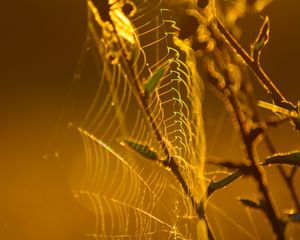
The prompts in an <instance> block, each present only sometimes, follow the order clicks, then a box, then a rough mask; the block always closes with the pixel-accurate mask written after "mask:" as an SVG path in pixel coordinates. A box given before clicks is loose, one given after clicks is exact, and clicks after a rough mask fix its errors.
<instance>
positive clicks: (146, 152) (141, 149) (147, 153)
mask: <svg viewBox="0 0 300 240" xmlns="http://www.w3.org/2000/svg"><path fill="white" fill-rule="evenodd" d="M121 145H126V146H128V147H130V148H131V149H133V150H134V151H135V152H137V153H138V154H140V155H141V156H143V157H145V158H148V159H150V160H158V156H157V154H156V153H155V152H154V151H152V150H151V149H150V148H149V147H148V146H145V145H142V144H139V143H135V142H131V141H126V140H125V141H123V142H121Z"/></svg>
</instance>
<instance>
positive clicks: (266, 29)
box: [251, 17, 270, 61]
mask: <svg viewBox="0 0 300 240" xmlns="http://www.w3.org/2000/svg"><path fill="white" fill-rule="evenodd" d="M269 34H270V21H269V17H265V20H264V23H263V24H262V26H261V28H260V30H259V33H258V35H257V37H256V39H255V41H254V43H253V44H251V57H252V58H253V59H254V60H255V61H258V60H259V57H260V53H261V51H262V49H263V47H264V46H266V44H267V43H268V41H269V38H270V35H269Z"/></svg>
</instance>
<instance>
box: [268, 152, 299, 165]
mask: <svg viewBox="0 0 300 240" xmlns="http://www.w3.org/2000/svg"><path fill="white" fill-rule="evenodd" d="M269 164H290V165H294V166H300V152H299V151H297V152H289V153H280V154H276V155H272V156H270V157H267V158H266V161H265V163H263V165H264V166H265V165H269Z"/></svg>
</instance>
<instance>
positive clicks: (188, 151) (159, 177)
mask: <svg viewBox="0 0 300 240" xmlns="http://www.w3.org/2000/svg"><path fill="white" fill-rule="evenodd" d="M109 4H110V10H109V21H104V20H103V19H102V17H101V14H103V13H102V12H101V9H98V7H97V1H90V0H89V1H88V39H87V43H88V48H90V51H91V52H92V53H93V56H94V62H95V65H96V67H97V69H98V71H99V81H98V87H97V90H96V93H95V95H94V98H93V101H92V103H91V105H90V107H89V109H88V111H87V113H86V114H85V117H84V119H83V121H82V122H81V123H79V124H78V125H77V124H76V123H75V124H74V126H75V125H76V127H77V126H78V131H79V132H80V134H81V136H82V141H83V146H84V151H85V173H84V178H83V182H82V185H81V187H80V189H79V190H76V191H75V196H76V198H77V199H78V201H79V202H81V203H82V204H84V205H85V206H87V207H89V208H90V209H92V211H93V212H94V213H95V228H94V231H93V232H91V233H89V234H88V235H87V237H88V238H91V239H195V238H198V237H199V236H201V235H204V234H205V233H204V230H203V229H200V227H201V222H200V221H199V219H198V217H197V215H196V213H195V210H194V206H193V205H192V203H191V200H190V196H192V197H193V198H194V200H195V201H196V202H199V201H200V200H201V198H202V197H203V194H202V192H203V189H204V180H203V179H204V177H203V175H202V172H203V165H204V154H205V141H204V131H203V129H204V127H203V123H202V117H201V102H202V81H201V78H200V77H199V75H198V74H197V72H196V66H195V59H194V56H193V54H192V50H191V49H190V48H189V47H188V46H187V45H185V44H184V42H183V41H181V40H180V39H178V38H177V31H178V29H177V28H176V22H175V19H173V17H172V11H170V10H168V9H164V8H163V5H162V1H160V0H149V1H144V2H140V1H137V2H132V3H131V4H132V6H134V11H136V12H135V14H134V15H132V16H130V15H129V16H126V15H125V14H124V13H123V11H122V7H123V6H124V5H125V4H126V2H125V1H124V2H123V1H109ZM127 4H128V3H127ZM100 6H101V4H100ZM99 10H100V11H99ZM86 51H88V50H86ZM157 69H164V74H163V76H162V78H161V79H160V83H159V85H158V87H157V88H156V89H155V91H154V92H153V94H151V96H150V97H149V99H147V104H146V105H145V102H144V101H143V99H141V97H140V96H141V94H142V92H141V91H142V90H143V89H144V85H145V84H146V82H147V80H148V79H149V78H150V77H151V76H152V75H153V74H154V73H155V71H157ZM124 140H130V141H133V142H136V143H139V144H143V145H145V146H148V147H150V148H151V149H154V150H155V152H156V153H157V154H158V156H159V158H160V159H161V160H162V161H168V160H169V159H168V156H167V155H168V154H167V153H169V154H170V155H171V156H172V157H173V158H174V159H175V162H176V164H177V165H178V167H179V171H180V174H181V175H182V176H183V179H184V181H185V182H186V184H187V186H188V187H189V189H188V190H189V192H188V193H186V192H184V190H183V189H182V186H181V184H180V182H179V181H178V180H177V179H176V177H175V175H174V174H173V173H172V172H171V171H170V170H169V169H166V168H165V167H163V166H162V164H160V163H159V162H155V161H149V160H147V159H145V158H143V157H142V156H139V155H138V154H136V153H134V152H133V151H131V150H130V149H128V148H126V147H124V146H121V145H120V142H122V141H124ZM199 229H200V230H199Z"/></svg>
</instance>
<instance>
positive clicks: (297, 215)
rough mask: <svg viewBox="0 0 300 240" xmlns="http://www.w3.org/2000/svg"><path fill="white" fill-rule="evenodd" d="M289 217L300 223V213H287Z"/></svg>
mask: <svg viewBox="0 0 300 240" xmlns="http://www.w3.org/2000/svg"><path fill="white" fill-rule="evenodd" d="M287 216H288V219H289V220H290V221H292V222H298V223H300V213H287Z"/></svg>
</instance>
